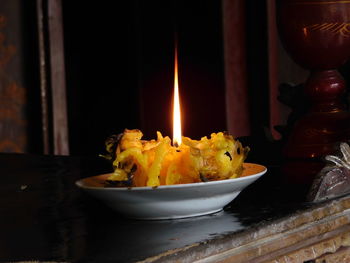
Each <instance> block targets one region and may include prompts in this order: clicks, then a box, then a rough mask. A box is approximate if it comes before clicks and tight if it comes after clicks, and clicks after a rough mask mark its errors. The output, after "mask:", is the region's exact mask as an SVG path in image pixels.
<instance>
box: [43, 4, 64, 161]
mask: <svg viewBox="0 0 350 263" xmlns="http://www.w3.org/2000/svg"><path fill="white" fill-rule="evenodd" d="M37 12H38V34H39V35H38V38H39V49H40V51H39V55H40V84H41V99H42V101H41V102H42V124H43V143H44V153H45V154H49V153H51V154H56V155H68V154H69V143H68V118H67V102H66V101H67V98H66V83H65V66H64V45H63V21H62V4H61V0H37ZM50 95H51V97H50ZM50 119H51V120H52V123H50V121H49V120H50ZM51 125H52V128H51V127H50V126H51ZM51 130H52V132H50V131H51ZM50 134H52V135H50Z"/></svg>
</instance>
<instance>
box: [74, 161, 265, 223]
mask: <svg viewBox="0 0 350 263" xmlns="http://www.w3.org/2000/svg"><path fill="white" fill-rule="evenodd" d="M244 168H245V169H244V173H243V176H242V177H239V178H236V179H228V180H221V181H211V182H205V183H193V184H178V185H163V186H158V187H157V188H152V187H132V188H126V187H105V186H104V182H105V180H106V178H107V177H108V176H109V174H102V175H98V176H93V177H89V178H85V179H81V180H79V181H77V182H76V185H77V186H78V187H80V188H82V189H83V190H85V191H86V192H87V193H89V194H91V195H93V196H95V197H96V198H99V199H101V200H102V201H103V202H105V203H106V204H107V205H108V206H110V207H111V208H112V209H114V210H115V211H117V212H119V213H122V214H123V215H125V216H126V217H129V218H137V219H147V220H157V219H175V218H185V217H192V216H199V215H206V214H211V213H215V212H218V211H221V210H222V209H223V207H224V206H225V205H227V204H228V203H230V202H231V201H232V200H233V199H235V198H236V197H237V195H238V194H239V193H240V192H241V191H242V190H243V189H244V188H245V187H247V186H248V185H250V184H251V183H253V182H254V181H255V180H257V179H258V178H259V177H260V176H262V175H263V174H265V173H266V171H267V169H266V167H264V166H262V165H259V164H251V163H245V164H244Z"/></svg>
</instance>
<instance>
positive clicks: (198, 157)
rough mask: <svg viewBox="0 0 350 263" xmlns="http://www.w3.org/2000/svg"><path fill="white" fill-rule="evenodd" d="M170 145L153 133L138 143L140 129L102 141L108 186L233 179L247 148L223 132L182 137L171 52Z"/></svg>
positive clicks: (239, 168) (156, 184)
mask: <svg viewBox="0 0 350 263" xmlns="http://www.w3.org/2000/svg"><path fill="white" fill-rule="evenodd" d="M173 99H174V101H173V104H174V105H173V143H171V139H170V138H169V137H168V136H165V137H163V135H162V134H161V133H160V132H157V139H154V140H149V141H146V140H142V135H143V134H142V132H141V131H140V130H137V129H135V130H128V129H126V130H125V131H124V132H123V133H122V134H120V135H118V136H112V137H111V138H109V139H108V140H107V141H106V149H107V152H108V155H107V156H105V157H107V158H109V159H110V160H112V161H113V167H114V173H113V174H112V175H111V176H110V177H109V178H108V179H107V181H106V183H107V185H109V186H151V187H157V186H159V185H172V184H186V183H196V182H207V181H212V180H224V179H229V178H236V177H239V176H240V175H241V174H242V171H243V162H244V160H245V158H246V156H247V154H248V151H249V148H248V147H242V145H241V143H240V142H239V141H237V140H235V139H234V138H233V137H232V136H231V135H228V134H226V133H224V132H219V133H212V134H211V136H210V138H207V137H202V138H201V139H200V140H192V139H190V138H188V137H182V135H181V133H182V131H181V109H180V96H179V82H178V57H177V50H175V63H174V97H173Z"/></svg>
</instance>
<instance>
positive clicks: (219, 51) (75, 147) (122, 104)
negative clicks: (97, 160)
mask: <svg viewBox="0 0 350 263" xmlns="http://www.w3.org/2000/svg"><path fill="white" fill-rule="evenodd" d="M63 15H64V21H63V22H64V32H65V35H64V39H65V52H66V72H67V75H66V77H67V91H68V107H69V108H68V110H69V136H70V147H71V154H97V153H99V152H101V151H103V149H104V140H105V139H106V138H107V137H108V136H109V135H111V134H115V133H120V132H122V131H123V130H124V128H129V129H132V128H138V129H141V130H142V131H143V132H144V134H145V138H147V139H150V138H154V137H155V135H156V131H157V130H159V131H161V132H162V133H163V134H164V135H169V136H171V134H172V133H171V127H172V126H171V107H172V92H173V78H174V77H173V71H174V66H173V64H174V46H175V36H176V37H177V40H178V53H179V78H180V80H179V82H180V95H181V103H182V107H183V108H182V110H183V119H184V120H183V126H184V128H183V129H184V131H183V132H184V135H185V136H189V137H192V138H200V137H202V136H206V135H209V134H210V133H211V132H218V131H223V130H225V128H226V127H225V100H224V73H223V72H224V69H223V66H224V62H223V42H222V41H223V40H222V10H221V2H220V1H210V0H206V1H139V0H132V1H118V3H117V4H116V5H115V4H112V2H107V1H105V2H103V3H102V2H98V3H97V2H91V1H63Z"/></svg>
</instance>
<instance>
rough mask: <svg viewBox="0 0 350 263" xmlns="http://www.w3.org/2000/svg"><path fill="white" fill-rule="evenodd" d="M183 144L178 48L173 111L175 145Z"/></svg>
mask: <svg viewBox="0 0 350 263" xmlns="http://www.w3.org/2000/svg"><path fill="white" fill-rule="evenodd" d="M180 144H181V111H180V96H179V79H178V65H177V48H175V71H174V109H173V145H174V146H180Z"/></svg>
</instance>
